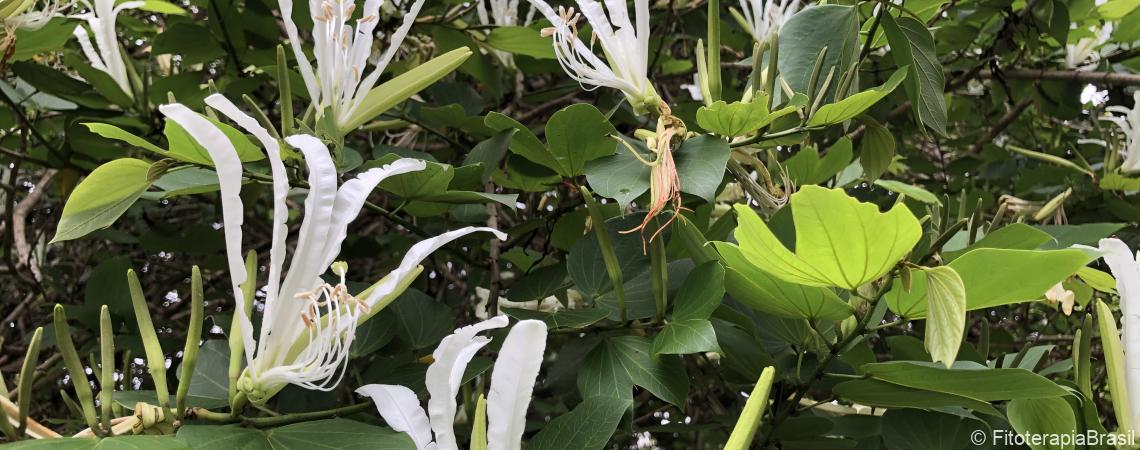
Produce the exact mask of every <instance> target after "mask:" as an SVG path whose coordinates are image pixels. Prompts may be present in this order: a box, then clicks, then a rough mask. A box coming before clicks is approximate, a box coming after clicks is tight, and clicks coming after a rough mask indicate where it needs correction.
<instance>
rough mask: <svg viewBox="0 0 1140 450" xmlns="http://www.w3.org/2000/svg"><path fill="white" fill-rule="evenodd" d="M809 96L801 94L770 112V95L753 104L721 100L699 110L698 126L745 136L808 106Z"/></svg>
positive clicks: (726, 135) (725, 134) (755, 100)
mask: <svg viewBox="0 0 1140 450" xmlns="http://www.w3.org/2000/svg"><path fill="white" fill-rule="evenodd" d="M807 102H808V98H807V96H806V95H803V94H797V95H796V96H795V97H793V98H792V100H791V101H790V102H788V104H787V105H786V106H784V107H783V108H781V109H779V110H777V111H775V112H769V111H768V94H767V93H763V92H761V93H758V94H757V96H756V97H755V98H753V99H752V101H750V102H733V103H725V102H724V101H723V100H718V101H716V102H714V103H713V104H711V105H709V106H702V107H701V108H700V109H698V110H697V124H698V125H700V126H701V128H704V129H705V130H707V131H711V132H713V133H716V134H719V135H721V136H724V137H728V138H732V137H737V136H744V135H746V134H749V133H752V132H754V131H756V130H759V129H760V128H763V127H765V126H767V125H768V124H770V123H772V121H774V120H776V119H779V118H780V117H783V116H785V115H788V114H791V113H793V112H796V111H798V110H799V109H800V108H803V107H804V105H807Z"/></svg>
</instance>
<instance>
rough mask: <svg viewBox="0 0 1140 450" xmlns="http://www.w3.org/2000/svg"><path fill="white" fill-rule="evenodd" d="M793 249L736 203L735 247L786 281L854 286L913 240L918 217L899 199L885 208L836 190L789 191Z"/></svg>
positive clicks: (882, 269) (874, 275)
mask: <svg viewBox="0 0 1140 450" xmlns="http://www.w3.org/2000/svg"><path fill="white" fill-rule="evenodd" d="M791 206H792V217H793V220H794V222H795V228H796V241H795V242H796V250H795V253H793V252H792V251H791V250H788V248H787V247H785V246H784V244H783V243H781V242H780V240H779V239H777V238H776V235H775V234H773V233H772V230H771V229H769V228H768V225H767V224H766V223H764V221H763V220H761V219H760V217H759V216H757V215H756V213H755V212H754V211H752V209H751V208H749V207H748V206H746V205H736V206H735V208H736V211H737V215H738V217H739V220H740V225H739V226H738V227H737V229H736V239H737V241H739V242H740V249H741V250H742V252H743V254H744V256H745V257H746V258H748V260H749V261H751V262H752V263H753V264H755V265H756V266H757V267H758V268H760V269H761V270H763V271H765V272H768V273H770V274H772V275H775V276H777V277H779V278H780V279H782V280H784V281H788V282H791V283H798V284H804V285H808V286H828V287H840V288H844V289H855V288H857V287H859V286H862V285H864V284H866V283H868V282H871V281H874V280H877V279H879V278H880V277H882V276H883V275H886V273H887V272H889V271H890V270H891V268H892V267H894V265H895V264H896V263H897V262H898V261H899V260H901V259H902V258H903V256H905V255H906V254H907V253H909V252H910V250H911V247H913V246H914V244H915V243H917V242H918V239H919V238H920V237H921V235H922V228H921V227H920V226H919V224H918V219H916V218H915V217H914V214H911V212H910V210H908V209H907V208H906V206H905V205H903V204H901V203H899V204H896V205H895V206H894V207H892V208H891V209H890V211H888V212H886V213H881V212H879V209H878V207H876V206H875V205H873V204H870V203H860V202H859V201H858V200H856V199H854V198H852V197H850V196H848V195H847V194H846V193H844V192H843V191H842V190H840V189H826V188H822V187H818V186H811V185H809V186H804V187H803V188H802V189H801V190H800V191H799V192H796V193H795V194H792V198H791Z"/></svg>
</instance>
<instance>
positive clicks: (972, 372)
mask: <svg viewBox="0 0 1140 450" xmlns="http://www.w3.org/2000/svg"><path fill="white" fill-rule="evenodd" d="M960 364H963V363H960ZM966 364H968V366H967V367H968V368H964V369H960V368H957V366H955V368H953V369H947V368H945V367H942V366H941V365H938V364H934V363H919V362H913V361H893V362H884V363H875V364H867V365H864V366H863V371H864V373H866V374H868V375H869V376H871V378H873V379H875V380H878V381H885V382H888V383H893V384H897V385H899V386H905V387H909V388H912V389H921V390H926V391H934V392H941V393H944V394H951V395H958V396H962V397H968V398H972V399H975V400H981V401H985V402H994V401H1001V400H1013V399H1018V398H1045V397H1060V396H1063V395H1067V394H1068V391H1066V390H1065V389H1064V388H1062V387H1061V386H1058V385H1057V384H1056V383H1054V382H1052V381H1049V379H1047V378H1045V377H1042V376H1041V375H1037V374H1035V373H1033V372H1030V371H1028V370H1025V369H990V368H986V367H985V366H981V365H979V364H976V363H966Z"/></svg>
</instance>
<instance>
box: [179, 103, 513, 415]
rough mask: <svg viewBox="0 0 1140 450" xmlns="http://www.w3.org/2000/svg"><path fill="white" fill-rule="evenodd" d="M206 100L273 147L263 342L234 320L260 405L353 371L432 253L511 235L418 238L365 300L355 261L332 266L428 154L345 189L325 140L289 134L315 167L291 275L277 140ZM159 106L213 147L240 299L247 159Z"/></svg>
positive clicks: (244, 385)
mask: <svg viewBox="0 0 1140 450" xmlns="http://www.w3.org/2000/svg"><path fill="white" fill-rule="evenodd" d="M206 104H208V105H210V107H212V108H213V109H215V110H217V111H218V112H220V113H222V114H223V115H225V116H227V117H229V118H230V119H231V120H233V121H234V122H235V123H237V124H238V125H239V126H240V127H242V128H244V129H245V130H246V131H247V132H249V133H250V134H252V135H253V136H254V138H256V139H257V140H258V141H259V142H260V143H261V144H262V146H263V147H265V150H266V154H267V155H268V159H269V166H270V172H271V174H272V178H273V227H272V230H273V231H272V245H271V249H270V254H269V273H268V280H266V283H265V285H264V289H265V292H266V297H265V309H264V312H263V317H262V322H261V332H260V336H259V337H258V339H257V340H256V341H255V340H254V339H253V324H252V322H251V318H250V317H248V316H247V315H246V313H245V309H244V308H241V307H238V308H235V319H234V320H238V321H239V324H240V326H241V331H242V334H243V336H242V338H243V342H244V344H245V354H246V359H247V367H246V372H245V374H243V376H242V379H241V381H239V388H240V389H241V391H242V392H245V393H246V395H247V397H248V398H249V400H250V401H252V402H254V404H262V403H264V402H265V401H266V400H268V399H269V398H270V397H272V396H273V395H274V394H276V393H277V392H278V391H280V390H281V388H283V387H285V385H287V384H295V385H298V386H302V387H305V388H308V389H316V390H331V389H332V388H334V387H335V386H336V385H337V384H338V383H339V382H340V379H341V377H343V375H344V364H345V362H346V361H347V357H348V352H349V348H350V347H351V346H352V341H353V338H354V336H355V331H356V327H357V325H359V324H360V323H362V322H363V321H365V320H367V319H368V318H369V317H371V316H372V315H373V314H375V313H376V312H378V311H379V310H380V309H381V308H383V307H384V306H387V304H388V303H389V302H391V301H392V300H393V299H394V298H395V296H396V295H398V294H399V293H400V292H402V291H403V290H404V289H406V288H407V285H408V284H409V283H410V282H411V281H412V280H413V279H414V278H415V277H416V275H418V274H419V272H420V271H421V270H422V267H421V266H420V265H419V264H420V261H422V260H423V259H424V258H425V257H426V256H427V255H428V254H430V253H431V252H433V251H435V250H436V249H438V248H439V247H441V246H443V245H444V244H446V243H448V242H450V241H452V240H454V239H457V238H459V237H462V236H464V235H467V234H469V233H472V232H476V231H488V232H491V233H494V234H495V235H496V236H497V237H499V238H500V239H505V238H506V235H504V234H503V233H500V232H498V231H496V230H493V229H490V228H474V227H467V228H462V229H458V230H454V231H450V232H447V233H444V234H442V235H440V236H436V237H434V238H431V239H428V240H425V241H422V242H419V243H417V244H415V245H414V246H412V248H411V249H410V250H408V253H407V254H406V255H405V256H404V258H403V260H402V261H401V263H400V266H399V267H398V268H397V269H396V270H394V271H393V272H391V273H390V274H388V276H386V277H385V278H384V279H383V280H381V281H380V282H378V283H377V284H376V285H373V286H372V287H371V288H369V289H368V290H366V291H365V292H364V293H361V294H359V295H358V296H355V297H354V296H353V295H350V294H349V293H348V291H347V289H346V288H345V285H344V277H345V272H346V271H347V267H346V266H345V265H344V264H343V263H337V264H333V261H334V260H335V258H336V257H337V255H338V254H339V253H340V248H341V243H342V242H343V241H344V239H345V237H346V236H347V231H348V224H349V223H350V222H352V221H353V220H354V219H355V218H356V216H357V214H358V213H359V212H360V209H361V207H362V206H363V205H364V202H365V201H366V200H367V198H368V194H369V193H371V192H372V190H373V189H374V188H375V187H376V185H377V184H379V183H380V182H381V181H383V180H384V179H385V178H387V177H389V176H392V175H397V174H402V173H408V172H415V171H419V170H423V169H424V167H425V165H424V162H423V161H420V160H414V159H406V158H405V159H400V160H396V161H394V162H392V163H391V164H388V165H386V166H384V167H380V168H375V169H371V170H368V171H366V172H364V173H361V174H360V175H358V176H357V177H356V178H354V179H352V180H349V181H346V182H345V183H344V184H342V185H341V186H339V188H338V186H337V173H336V169H335V167H334V166H333V162H332V159H331V158H330V156H329V151H328V149H327V148H326V147H325V145H324V144H323V143H322V142H321V141H320V140H318V139H317V138H315V137H312V136H309V135H304V134H300V135H295V136H290V137H287V138H285V142H287V143H288V144H289V145H291V146H293V147H295V148H297V149H299V150H300V151H301V153H303V154H304V157H305V163H306V165H307V166H308V169H309V177H308V184H309V189H308V193H307V195H306V197H305V214H304V220H303V221H302V222H301V227H300V232H299V235H298V237H297V245H296V248H294V249H293V252H292V258H291V260H290V264H289V271H288V273H287V274H283V265H284V262H285V253H286V244H285V241H286V237H287V235H288V227H287V226H286V220H287V218H288V215H289V211H288V207H287V206H286V204H285V197H286V195H287V194H288V192H289V181H288V176H287V174H286V172H285V166H284V164H283V163H282V161H281V155H280V153H281V149H280V147H279V144H278V141H277V140H275V139H273V138H272V137H271V136H270V135H269V133H268V132H267V131H266V130H265V129H264V128H262V127H261V125H259V124H258V122H257V121H256V120H255V119H253V118H252V117H250V116H249V115H246V114H245V113H243V112H242V111H241V110H239V109H238V108H237V107H236V106H234V105H233V103H231V102H230V101H229V100H227V99H226V98H225V97H223V96H221V95H220V94H214V95H211V96H210V97H208V98H207V99H206ZM159 109H160V110H161V111H162V113H163V114H165V115H166V116H167V117H168V118H170V119H171V120H173V121H174V122H176V123H178V124H179V125H180V126H182V127H183V128H184V129H185V130H186V132H187V133H189V134H190V136H192V137H193V138H194V140H196V141H197V142H198V143H199V144H200V145H202V146H203V147H205V148H206V150H207V151H208V152H209V154H210V157H211V159H213V161H214V164H215V166H216V170H217V172H218V183H219V185H220V189H221V197H222V216H223V221H222V222H223V228H224V233H225V238H226V255H227V259H228V262H229V268H230V278H231V282H232V288H233V293H234V298H235V299H238V300H239V302H240V299H242V294H241V288H240V286H241V285H242V284H243V283H245V282H246V281H247V279H248V277H249V276H251V274H248V273H246V270H245V265H244V263H243V257H242V249H241V244H242V237H241V234H242V229H241V224H242V216H243V208H242V201H241V198H240V197H239V193H240V191H241V185H242V165H241V161H240V160H239V159H238V156H237V152H236V150H235V149H234V146H233V144H232V143H231V142H230V141H229V139H227V138H226V136H225V134H223V133H222V131H221V130H220V129H219V128H218V127H217V126H215V125H214V124H212V123H210V122H209V121H208V120H206V119H205V118H204V117H202V116H200V115H198V114H197V113H195V112H193V111H191V110H190V109H189V108H186V107H185V106H183V105H180V104H170V105H163V106H161V107H160V108H159ZM330 265H331V266H332V269H333V272H334V274H335V275H337V276H338V277H339V278H340V282H339V283H338V284H337V285H336V286H332V285H329V284H327V283H325V282H323V281H322V280H321V278H320V277H321V275H322V274H323V273H324V272H325V271H326V270H327V269H329V267H330ZM282 275H284V279H283V280H282ZM254 276H255V275H254Z"/></svg>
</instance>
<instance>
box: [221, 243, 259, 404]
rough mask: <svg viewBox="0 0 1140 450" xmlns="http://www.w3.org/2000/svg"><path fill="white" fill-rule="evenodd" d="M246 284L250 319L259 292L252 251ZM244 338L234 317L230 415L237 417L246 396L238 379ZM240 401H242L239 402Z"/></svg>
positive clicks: (245, 302)
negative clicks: (240, 391)
mask: <svg viewBox="0 0 1140 450" xmlns="http://www.w3.org/2000/svg"><path fill="white" fill-rule="evenodd" d="M245 273H246V277H247V278H246V280H245V283H242V285H241V297H242V298H241V300H240V301H241V305H239V306H240V307H241V308H243V311H245V316H246V317H247V318H248V317H249V315H250V314H251V313H253V294H254V291H256V290H257V252H255V251H253V250H250V251H249V253H247V254H246V257H245ZM243 339H244V338H243V337H242V330H241V323H240V321H239V320H238V318H237V317H234V319H233V321H232V322H231V323H230V342H229V344H230V365H229V370H228V372H227V375H228V378H229V382H230V385H229V392H228V393H229V400H230V414H232V415H234V416H236V415H237V414H238V413H240V412H241V407H240V406H239V405H242V404H244V399H245V397H244V396H239V395H238V394H239V392H238V378H240V377H241V366H242V362H243V361H245V359H244V358H245V344H244V341H243ZM239 399H240V401H239Z"/></svg>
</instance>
